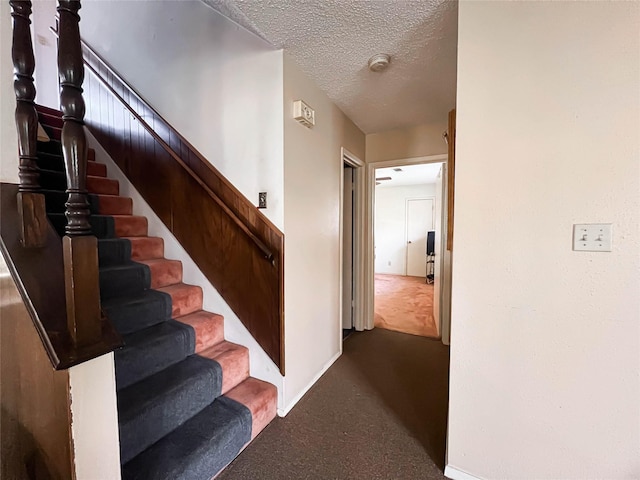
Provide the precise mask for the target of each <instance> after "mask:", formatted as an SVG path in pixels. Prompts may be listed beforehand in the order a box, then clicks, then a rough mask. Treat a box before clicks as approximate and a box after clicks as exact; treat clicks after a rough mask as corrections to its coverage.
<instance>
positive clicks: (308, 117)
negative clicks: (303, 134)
mask: <svg viewBox="0 0 640 480" xmlns="http://www.w3.org/2000/svg"><path fill="white" fill-rule="evenodd" d="M293 118H294V119H295V120H297V121H299V122H300V123H301V124H302V125H304V126H305V127H307V128H311V127H313V126H314V125H315V124H316V112H315V111H314V110H313V108H311V107H310V106H309V105H307V104H306V103H304V102H303V101H302V100H296V101H295V102H293Z"/></svg>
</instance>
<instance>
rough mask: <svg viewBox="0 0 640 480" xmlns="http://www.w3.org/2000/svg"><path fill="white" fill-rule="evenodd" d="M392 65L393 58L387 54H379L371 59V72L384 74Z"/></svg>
mask: <svg viewBox="0 0 640 480" xmlns="http://www.w3.org/2000/svg"><path fill="white" fill-rule="evenodd" d="M390 63H391V57H390V56H389V55H387V54H386V53H378V54H376V55H374V56H373V57H371V58H370V59H369V70H371V71H372V72H382V71H383V70H386V69H387V67H388V66H389V64H390Z"/></svg>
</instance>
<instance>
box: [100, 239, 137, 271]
mask: <svg viewBox="0 0 640 480" xmlns="http://www.w3.org/2000/svg"><path fill="white" fill-rule="evenodd" d="M130 261H131V242H129V240H126V239H124V238H101V239H99V240H98V262H99V265H100V267H108V266H113V265H123V264H125V263H129V262H130Z"/></svg>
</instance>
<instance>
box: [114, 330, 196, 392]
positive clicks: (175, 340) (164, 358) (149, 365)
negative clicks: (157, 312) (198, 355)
mask: <svg viewBox="0 0 640 480" xmlns="http://www.w3.org/2000/svg"><path fill="white" fill-rule="evenodd" d="M124 342H125V346H124V348H121V349H119V350H116V352H115V364H116V386H117V389H118V390H120V389H122V388H126V387H128V386H129V385H132V384H134V383H136V382H139V381H140V380H142V379H144V378H147V377H149V376H151V375H153V374H154V373H158V372H159V371H161V370H164V369H165V368H167V367H169V366H170V365H173V364H176V363H178V362H180V361H182V360H184V359H185V358H187V357H188V356H189V355H192V354H193V352H194V347H195V332H194V330H193V328H191V327H190V326H189V325H185V324H184V323H181V322H176V321H175V320H169V321H167V322H162V323H159V324H157V325H154V326H152V327H149V328H145V329H144V330H139V331H137V332H134V333H131V334H129V335H125V336H124Z"/></svg>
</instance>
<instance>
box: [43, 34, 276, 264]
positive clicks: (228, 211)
mask: <svg viewBox="0 0 640 480" xmlns="http://www.w3.org/2000/svg"><path fill="white" fill-rule="evenodd" d="M49 29H50V30H51V32H53V34H54V35H56V36H57V35H58V32H56V30H55V29H54V28H53V27H49ZM80 41H81V42H82V45H83V46H84V47H85V48H86V49H87V50H89V51H90V52H91V53H92V54H93V55H94V56H95V57H96V58H97V59H98V60H100V62H101V63H102V64H103V65H105V66H106V67H107V68H108V69H109V71H110V73H111V74H112V75H115V76H116V77H118V79H119V80H120V81H121V82H123V83H126V82H124V80H122V78H121V77H120V76H119V75H118V74H117V73H116V72H115V71H114V70H113V69H112V68H111V67H110V66H109V65H108V64H107V63H106V62H105V61H104V59H102V58H101V57H100V56H99V55H98V54H97V53H96V52H95V50H93V49H92V48H91V47H90V46H89V45H88V44H87V43H86V42H85V41H84V40H82V39H81V40H80ZM85 67H86V68H88V69H89V71H91V73H93V75H94V76H95V78H96V79H97V80H98V81H99V82H100V83H101V84H102V86H104V87H105V88H106V89H107V90H108V91H109V93H111V94H112V95H113V96H114V97H115V98H116V99H117V100H118V101H119V102H120V103H122V105H124V107H125V108H126V109H127V110H128V111H129V113H131V115H133V117H134V118H135V119H136V120H137V121H138V122H140V124H141V125H142V126H143V127H144V129H145V130H146V131H147V132H148V133H149V135H151V136H152V137H153V138H154V139H155V140H156V141H157V142H158V143H159V144H160V145H161V146H162V148H164V150H165V151H166V152H167V153H168V154H169V155H171V158H173V159H174V160H175V161H176V162H178V163H179V164H180V165H181V166H182V167H183V168H184V169H185V170H186V171H187V172H188V173H189V175H191V177H192V178H193V179H194V180H195V181H196V182H198V184H199V185H200V186H201V187H202V188H204V190H205V191H206V192H207V194H209V196H210V197H211V198H212V199H213V201H214V202H216V203H217V204H218V205H219V206H220V207H221V208H222V209H223V210H224V212H225V213H226V214H227V215H228V216H229V217H230V218H231V219H232V220H233V222H234V223H235V224H236V225H237V226H238V227H239V228H240V230H242V231H243V232H244V233H245V234H246V235H247V236H248V237H249V238H250V239H251V241H252V242H253V243H254V244H255V245H256V247H258V249H259V250H260V251H261V252H262V254H263V256H264V258H265V259H266V260H268V261H269V262H271V263H273V262H274V261H275V257H274V255H273V252H272V251H271V250H270V249H269V248H268V247H267V246H266V245H265V244H264V243H263V242H262V241H261V240H260V239H259V238H258V237H257V236H256V235H255V234H254V233H253V232H252V231H251V230H249V228H248V227H247V226H246V225H245V223H244V222H243V221H242V220H240V219H239V218H238V216H237V215H236V214H235V213H233V211H232V210H231V209H230V208H229V207H228V206H227V204H226V203H225V202H224V201H223V200H222V199H221V198H220V197H219V196H218V195H216V193H215V192H213V191H212V190H211V189H210V188H209V186H208V185H207V184H206V183H204V182H203V181H202V179H201V178H200V177H199V176H198V175H197V174H196V173H195V172H194V171H193V169H191V167H189V165H187V164H186V163H185V162H184V160H182V158H181V157H180V155H178V154H177V153H176V152H175V151H174V150H173V149H172V148H171V146H170V145H169V144H167V142H165V141H164V140H163V139H162V138H161V137H160V136H159V135H158V134H157V133H156V132H155V131H154V130H153V128H151V126H150V125H149V124H148V123H147V122H146V121H145V120H144V118H142V116H140V115H139V114H138V112H136V111H135V110H134V109H133V108H132V107H131V106H130V105H129V104H128V102H126V101H125V100H124V98H122V96H121V95H120V94H118V92H116V91H115V90H114V89H113V88H112V87H111V85H109V84H108V83H107V82H105V80H104V79H103V78H102V76H101V75H100V74H99V73H98V72H97V71H96V70H95V68H93V67H92V66H91V65H89V64H88V63H86V62H85ZM132 90H133V89H132ZM136 95H137V94H136Z"/></svg>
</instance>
